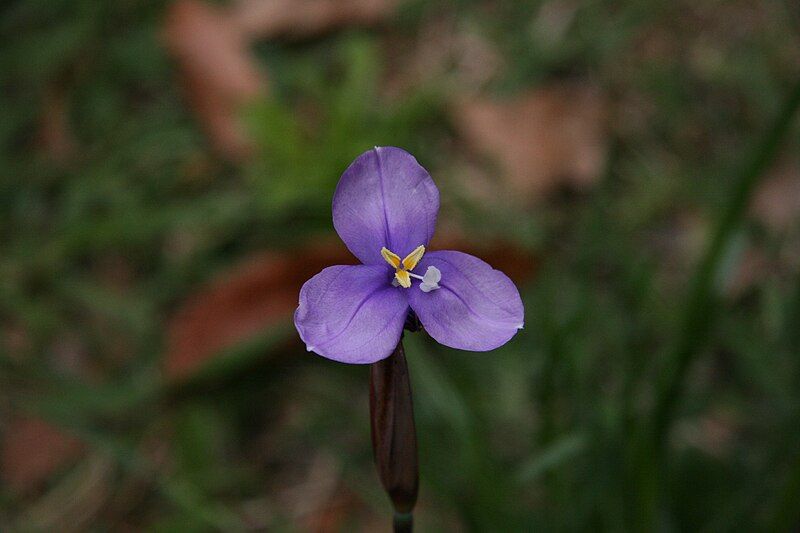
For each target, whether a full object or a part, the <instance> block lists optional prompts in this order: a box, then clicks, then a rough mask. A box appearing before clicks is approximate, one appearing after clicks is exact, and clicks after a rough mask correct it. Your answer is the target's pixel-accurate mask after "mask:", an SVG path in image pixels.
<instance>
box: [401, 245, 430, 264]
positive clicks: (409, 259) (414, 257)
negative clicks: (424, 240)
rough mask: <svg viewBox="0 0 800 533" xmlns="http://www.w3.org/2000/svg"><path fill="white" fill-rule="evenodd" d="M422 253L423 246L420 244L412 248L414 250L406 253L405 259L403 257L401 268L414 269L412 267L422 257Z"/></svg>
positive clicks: (423, 250) (423, 251)
mask: <svg viewBox="0 0 800 533" xmlns="http://www.w3.org/2000/svg"><path fill="white" fill-rule="evenodd" d="M424 253H425V247H424V246H422V245H421V244H420V245H419V246H417V247H416V248H414V251H413V252H411V253H410V254H408V255H407V256H406V257H405V259H403V268H405V269H406V270H414V267H415V266H417V263H419V260H420V259H422V256H423V254H424Z"/></svg>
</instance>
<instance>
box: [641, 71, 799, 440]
mask: <svg viewBox="0 0 800 533" xmlns="http://www.w3.org/2000/svg"><path fill="white" fill-rule="evenodd" d="M798 107H800V83H798V84H797V85H796V86H795V87H794V88H793V90H792V92H791V93H790V95H789V98H788V99H787V100H786V103H785V104H784V106H783V108H782V109H781V110H780V111H779V113H778V115H777V117H776V118H775V121H774V123H773V124H772V127H771V128H770V129H769V130H768V131H767V133H766V135H765V136H764V138H763V139H762V141H761V142H760V143H759V144H758V145H757V146H756V148H755V151H754V152H753V153H752V155H751V157H750V159H749V161H748V163H747V164H746V165H744V166H743V167H742V171H741V173H740V174H739V176H738V177H737V178H736V180H735V185H734V189H733V193H732V195H731V197H730V199H729V201H728V203H727V204H726V205H725V206H724V207H723V209H722V211H721V212H720V214H719V218H718V219H717V222H716V225H715V228H714V232H713V234H712V237H711V241H710V242H709V244H708V248H707V249H706V251H705V254H704V255H703V259H702V261H701V262H700V264H699V265H698V268H697V271H696V272H695V275H694V279H693V280H692V284H691V289H690V292H689V297H688V300H687V305H686V311H685V313H684V320H683V323H682V327H681V330H680V334H679V337H678V339H679V340H678V342H677V344H676V346H675V349H674V351H673V353H672V356H671V357H670V358H669V360H668V361H669V362H670V363H669V364H671V366H670V367H669V368H668V369H667V371H666V372H664V373H663V374H662V379H661V380H660V382H659V383H658V394H657V396H656V398H657V399H656V406H655V409H654V418H653V420H654V432H653V437H654V438H655V439H656V440H655V442H656V443H658V442H662V441H663V440H664V436H665V435H666V433H667V432H668V431H669V427H670V424H671V422H672V419H673V416H674V410H675V407H676V405H677V403H678V400H679V399H680V396H681V393H682V389H683V385H684V381H685V376H686V373H687V371H688V369H689V367H690V365H691V363H692V362H693V361H694V360H695V358H696V357H697V354H698V353H699V349H700V348H701V347H702V345H703V344H704V343H705V341H706V340H707V338H708V333H709V331H710V329H711V324H712V320H713V318H714V316H713V311H714V305H713V303H714V302H713V300H714V295H713V289H714V287H713V285H714V278H715V276H716V274H717V272H718V271H719V266H720V263H721V261H722V259H723V257H724V253H725V251H726V249H727V247H728V244H729V243H730V241H731V238H732V237H733V235H734V233H735V231H736V229H737V228H738V227H739V224H740V223H741V221H742V219H743V218H744V215H745V213H746V211H747V207H748V205H749V203H750V198H751V197H752V195H753V191H754V190H755V188H756V185H757V184H758V183H759V181H760V179H761V177H762V176H763V175H764V171H765V170H766V169H767V167H768V166H769V164H770V163H771V162H772V161H773V159H774V157H775V155H776V153H777V152H778V149H779V148H780V146H781V144H782V142H783V141H784V140H785V138H786V136H787V133H788V132H789V129H790V126H791V125H792V121H793V119H794V116H795V114H796V112H797V110H798Z"/></svg>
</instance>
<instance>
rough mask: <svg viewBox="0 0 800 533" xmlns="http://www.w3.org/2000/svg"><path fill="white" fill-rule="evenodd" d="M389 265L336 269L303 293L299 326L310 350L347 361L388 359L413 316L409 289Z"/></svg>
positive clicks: (297, 319) (324, 273)
mask: <svg viewBox="0 0 800 533" xmlns="http://www.w3.org/2000/svg"><path fill="white" fill-rule="evenodd" d="M391 279H392V272H391V271H390V270H389V269H388V268H386V266H366V265H356V266H332V267H328V268H326V269H324V270H323V271H322V272H320V273H319V274H317V275H316V276H314V277H313V278H311V279H310V280H308V281H307V282H306V283H305V285H303V288H302V289H300V306H299V307H298V308H297V310H296V311H295V313H294V325H295V327H296V328H297V331H298V333H300V338H301V339H303V342H305V343H306V346H307V348H308V350H309V351H314V352H316V353H318V354H319V355H321V356H323V357H327V358H328V359H333V360H334V361H340V362H342V363H354V364H367V363H374V362H375V361H379V360H381V359H384V358H386V357H388V356H389V355H390V354H391V353H392V350H394V348H395V346H397V342H398V341H399V340H400V334H401V333H402V332H403V324H404V323H405V320H406V316H407V315H408V300H407V297H406V295H405V294H404V290H405V289H400V288H396V287H392V285H391Z"/></svg>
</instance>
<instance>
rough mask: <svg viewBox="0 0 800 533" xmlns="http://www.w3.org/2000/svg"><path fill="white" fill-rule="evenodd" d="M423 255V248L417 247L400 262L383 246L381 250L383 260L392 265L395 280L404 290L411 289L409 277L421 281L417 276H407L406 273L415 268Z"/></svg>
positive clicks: (396, 256)
mask: <svg viewBox="0 0 800 533" xmlns="http://www.w3.org/2000/svg"><path fill="white" fill-rule="evenodd" d="M424 253H425V247H424V246H422V245H419V246H417V247H416V248H414V251H413V252H411V253H410V254H408V255H407V256H406V258H405V259H403V260H402V261H400V256H399V255H397V254H396V253H394V252H392V251H391V250H389V249H388V248H386V247H385V246H384V247H383V248H381V256H383V258H384V259H386V262H387V263H389V264H390V265H392V267H393V268H394V269H395V273H394V277H395V278H396V279H397V283H398V284H400V286H401V287H403V288H405V289H407V288H409V287H411V276H414V277H415V278H418V279H422V277H420V276H417V275H416V274H411V275H409V273H408V271H409V270H413V268H414V267H415V266H417V264H418V263H419V260H420V259H422V256H423V254H424Z"/></svg>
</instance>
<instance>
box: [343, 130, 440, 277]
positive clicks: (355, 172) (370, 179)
mask: <svg viewBox="0 0 800 533" xmlns="http://www.w3.org/2000/svg"><path fill="white" fill-rule="evenodd" d="M438 212H439V190H438V189H437V188H436V185H434V183H433V180H432V179H431V177H430V175H429V174H428V172H427V171H426V170H425V169H424V168H422V167H421V166H420V164H419V163H417V160H416V159H414V156H412V155H411V154H409V153H408V152H406V151H405V150H402V149H400V148H394V147H391V146H387V147H380V148H379V147H376V148H374V149H373V150H370V151H368V152H365V153H363V154H361V155H360V156H358V158H356V160H355V161H353V163H352V164H351V165H350V166H349V167H348V168H347V170H345V171H344V174H342V177H341V179H340V180H339V185H337V186H336V192H335V193H334V195H333V225H334V227H335V228H336V231H337V232H338V233H339V236H340V237H341V238H342V240H343V241H344V243H345V244H346V245H347V247H348V248H349V249H350V251H351V252H353V254H354V255H355V256H356V257H358V258H359V259H360V260H361V262H362V263H364V264H366V265H378V264H383V262H384V260H383V258H382V257H381V248H383V247H386V248H388V249H389V250H391V251H392V252H394V253H395V254H397V255H399V256H400V257H405V256H406V255H407V254H409V253H410V252H412V251H413V250H414V249H415V248H416V247H417V246H419V245H427V244H428V241H430V239H431V237H432V236H433V230H434V226H436V215H437V213H438Z"/></svg>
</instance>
